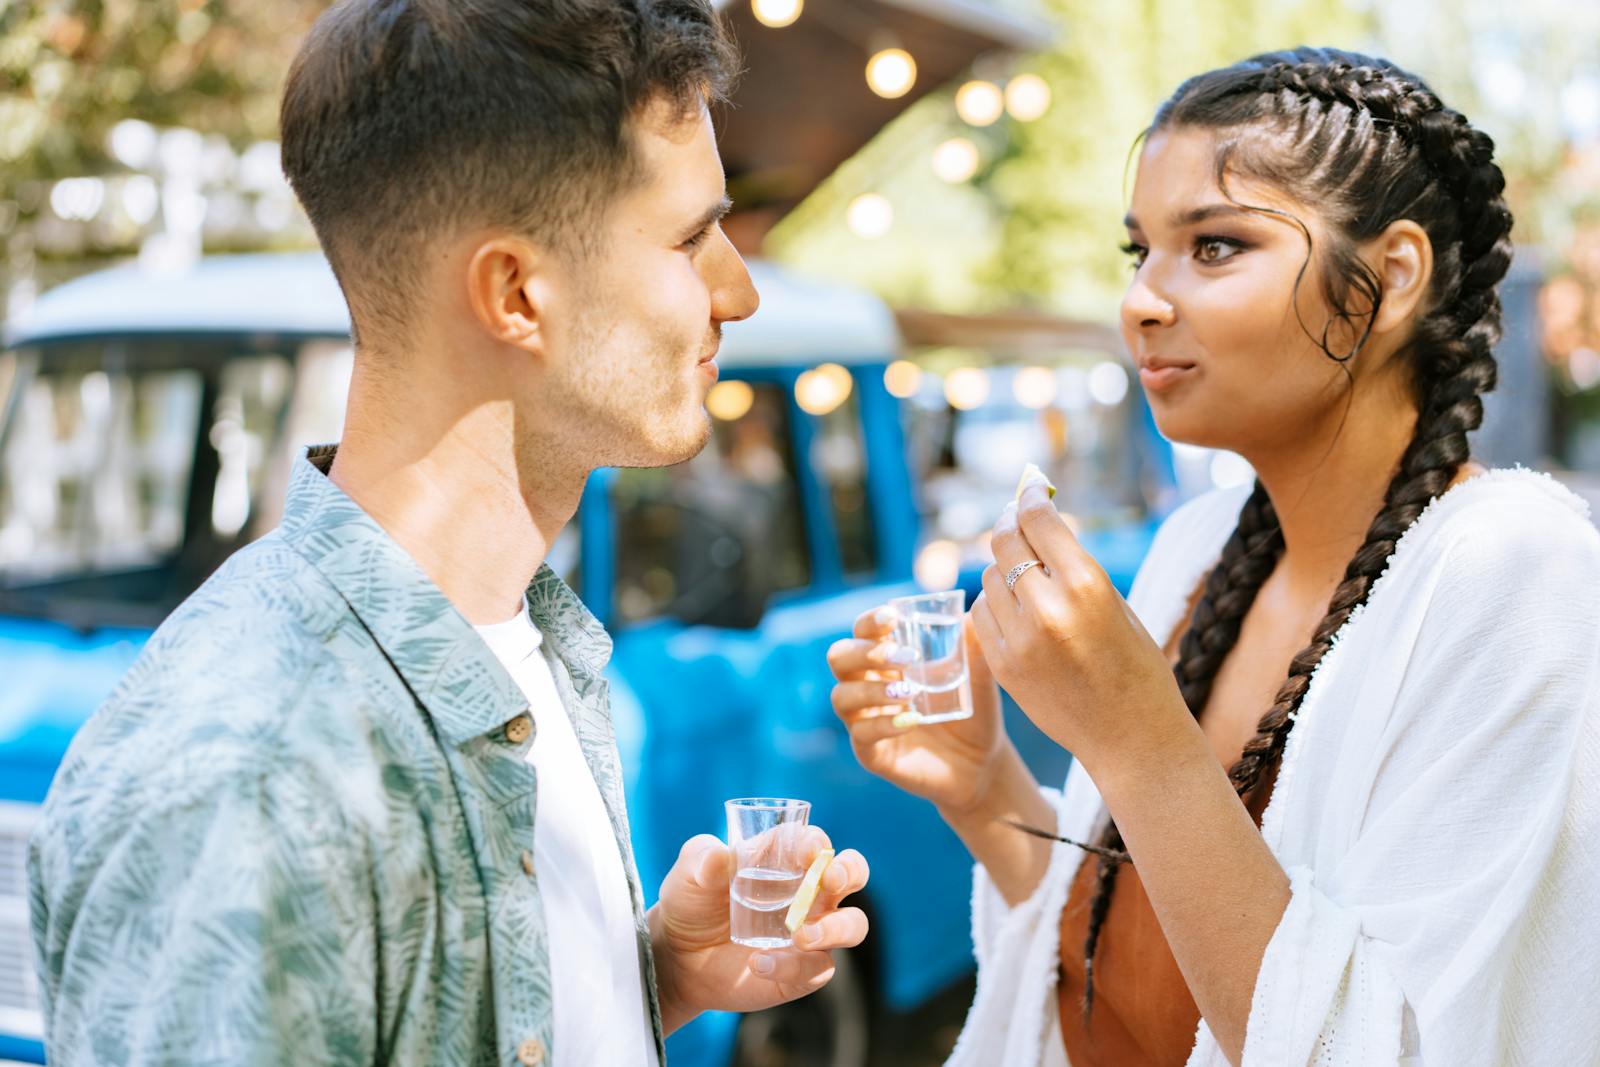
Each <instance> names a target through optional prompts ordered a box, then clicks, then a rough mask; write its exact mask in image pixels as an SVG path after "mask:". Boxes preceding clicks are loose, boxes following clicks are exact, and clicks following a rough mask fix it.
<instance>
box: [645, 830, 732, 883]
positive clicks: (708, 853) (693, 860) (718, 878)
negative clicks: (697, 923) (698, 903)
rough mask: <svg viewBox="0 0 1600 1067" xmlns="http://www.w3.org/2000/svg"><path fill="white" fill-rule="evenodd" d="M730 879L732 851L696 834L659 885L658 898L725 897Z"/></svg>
mask: <svg viewBox="0 0 1600 1067" xmlns="http://www.w3.org/2000/svg"><path fill="white" fill-rule="evenodd" d="M732 877H733V850H732V849H730V848H729V847H728V846H727V845H724V844H723V843H722V842H721V841H719V840H717V839H716V838H715V837H712V836H711V835H710V834H699V835H697V836H695V837H691V838H690V839H689V840H687V841H685V842H684V843H683V848H681V849H680V850H679V851H678V861H677V862H676V863H674V864H673V865H672V869H671V870H669V871H668V872H667V877H666V878H665V879H664V880H663V881H662V883H661V895H662V896H663V897H679V896H682V895H685V894H689V895H692V896H695V897H700V896H704V895H706V894H710V895H713V896H716V895H725V894H726V893H727V892H728V883H729V881H730V880H731V879H732Z"/></svg>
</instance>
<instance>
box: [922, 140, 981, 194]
mask: <svg viewBox="0 0 1600 1067" xmlns="http://www.w3.org/2000/svg"><path fill="white" fill-rule="evenodd" d="M979 161H980V160H979V156H978V146H977V145H975V144H973V143H972V142H971V141H970V140H968V139H967V138H965V137H952V138H950V140H948V141H946V142H944V144H942V145H940V146H939V147H938V148H935V149H934V150H933V173H934V174H936V175H938V176H939V178H940V179H941V180H943V181H947V182H949V183H950V184H951V185H960V184H961V183H962V182H964V181H966V180H967V179H968V178H970V177H972V176H973V175H974V174H976V173H978V163H979Z"/></svg>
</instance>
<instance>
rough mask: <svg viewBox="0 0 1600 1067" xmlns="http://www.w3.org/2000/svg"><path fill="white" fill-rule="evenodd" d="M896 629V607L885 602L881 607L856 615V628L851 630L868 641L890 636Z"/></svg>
mask: <svg viewBox="0 0 1600 1067" xmlns="http://www.w3.org/2000/svg"><path fill="white" fill-rule="evenodd" d="M893 629H894V609H893V608H891V607H889V606H888V605H887V604H885V605H884V606H883V607H881V608H873V609H872V610H871V611H864V612H862V613H861V614H860V615H858V616H857V617H856V623H855V628H854V629H853V630H852V631H851V632H852V633H854V635H855V636H856V637H859V638H863V639H865V640H868V641H880V640H882V639H883V638H885V637H887V636H889V632H890V631H891V630H893Z"/></svg>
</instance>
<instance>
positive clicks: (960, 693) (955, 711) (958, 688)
mask: <svg viewBox="0 0 1600 1067" xmlns="http://www.w3.org/2000/svg"><path fill="white" fill-rule="evenodd" d="M889 607H890V609H892V610H893V611H894V616H895V622H894V641H895V644H897V645H899V646H900V647H901V648H904V649H907V650H909V651H910V654H911V657H912V658H911V659H910V661H909V662H907V663H906V664H905V665H904V666H903V667H902V668H901V670H902V672H903V673H904V675H905V680H906V681H907V682H909V683H910V684H911V687H912V688H911V703H910V710H909V711H907V712H902V713H901V714H900V715H897V716H896V717H895V723H896V724H897V725H912V724H922V725H928V724H932V723H941V722H953V721H954V720H956V719H970V718H971V717H972V685H971V683H970V681H969V680H968V678H967V642H966V631H965V620H966V608H967V594H966V592H965V591H964V590H961V589H952V590H950V591H949V592H947V593H923V594H920V595H918V596H903V597H896V598H895V599H893V600H891V601H889Z"/></svg>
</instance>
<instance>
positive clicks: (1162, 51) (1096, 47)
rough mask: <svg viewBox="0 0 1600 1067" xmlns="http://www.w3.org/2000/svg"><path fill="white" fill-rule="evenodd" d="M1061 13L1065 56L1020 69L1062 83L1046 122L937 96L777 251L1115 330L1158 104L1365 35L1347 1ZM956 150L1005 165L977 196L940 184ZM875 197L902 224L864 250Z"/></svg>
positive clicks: (952, 304)
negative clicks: (1139, 181) (863, 225)
mask: <svg viewBox="0 0 1600 1067" xmlns="http://www.w3.org/2000/svg"><path fill="white" fill-rule="evenodd" d="M1049 8H1050V12H1051V14H1052V15H1053V16H1054V18H1055V19H1056V21H1057V22H1058V24H1059V25H1060V26H1061V27H1062V33H1061V37H1060V39H1059V41H1058V43H1057V45H1056V46H1055V47H1054V48H1053V49H1051V50H1050V51H1047V52H1044V53H1042V54H1039V55H1036V56H1032V57H1029V58H1026V59H1024V60H1022V61H1021V62H1019V63H1017V64H1016V65H1015V67H1014V70H1015V71H1016V72H1021V71H1032V72H1035V73H1037V74H1039V75H1041V76H1042V77H1043V78H1044V79H1045V80H1046V81H1047V82H1048V83H1049V84H1050V87H1051V90H1052V93H1053V98H1054V103H1053V105H1052V106H1051V108H1050V110H1049V112H1047V113H1046V114H1045V116H1044V117H1043V118H1040V119H1038V120H1036V121H1034V122H1032V123H1018V122H1014V121H1012V120H1010V119H1003V120H1002V122H1001V124H999V125H998V126H996V127H995V128H992V129H989V130H976V131H974V130H971V129H969V128H967V127H966V126H965V125H964V124H963V123H962V122H961V121H960V120H959V119H958V118H957V117H956V116H955V113H954V109H953V107H952V105H951V98H950V94H949V93H939V94H934V95H933V96H932V97H930V98H929V99H927V100H924V101H923V102H922V103H920V104H919V105H918V106H917V107H916V108H913V109H912V110H911V111H910V112H908V113H907V114H906V115H905V116H903V117H902V119H901V120H900V121H899V122H897V123H896V124H895V125H893V126H891V127H890V128H889V129H888V130H887V131H886V132H885V133H884V134H883V135H881V136H880V137H879V138H878V140H877V141H875V142H874V143H873V144H872V145H869V146H868V148H867V149H866V150H865V151H864V152H863V153H862V154H861V156H859V157H858V159H857V160H853V161H852V162H851V164H850V165H847V166H846V167H845V168H842V169H841V170H840V172H839V173H838V174H836V175H835V176H834V178H832V179H830V181H829V182H828V183H826V184H825V185H824V186H823V187H822V188H821V189H819V190H818V191H817V193H816V194H815V195H814V196H813V197H812V198H811V200H810V201H808V202H807V203H806V204H804V205H802V206H801V209H800V210H798V211H797V212H795V214H794V215H792V216H791V217H790V219H788V220H786V221H785V223H784V224H783V225H782V226H781V227H780V228H779V229H778V230H776V231H775V232H774V234H773V237H772V242H771V247H772V249H773V250H774V251H775V252H776V253H777V254H778V255H779V256H780V257H781V258H783V259H785V260H787V261H789V262H790V263H792V264H794V265H796V266H798V267H800V268H801V269H806V270H815V271H818V272H826V273H828V274H830V275H832V276H833V277H841V276H843V277H845V278H847V279H848V280H850V281H853V282H857V283H859V284H865V285H868V286H870V287H872V288H874V289H876V290H878V291H879V292H882V293H884V294H885V295H886V296H888V297H889V298H890V299H891V300H904V301H907V302H915V303H926V304H932V305H933V306H937V307H942V308H946V309H949V310H974V309H977V308H984V307H989V308H992V307H997V306H999V307H1004V306H1009V305H1015V304H1019V303H1020V304H1029V305H1035V306H1040V307H1044V308H1047V309H1050V310H1054V311H1060V312H1064V313H1067V314H1071V315H1075V316H1079V317H1084V318H1092V319H1100V320H1105V319H1109V318H1111V317H1112V316H1113V315H1114V313H1115V308H1116V304H1117V300H1118V299H1119V298H1120V295H1121V291H1122V288H1123V286H1124V285H1125V283H1126V278H1127V273H1126V271H1127V268H1126V263H1125V259H1124V257H1123V256H1122V254H1121V253H1120V252H1119V251H1118V245H1119V244H1120V243H1121V242H1122V241H1123V240H1125V234H1124V232H1123V230H1122V225H1121V220H1122V216H1123V214H1124V213H1125V211H1126V197H1127V189H1128V182H1129V181H1131V176H1132V171H1131V168H1130V153H1131V152H1132V150H1133V148H1134V143H1135V140H1136V138H1137V137H1138V135H1139V133H1140V131H1142V130H1143V129H1144V127H1145V126H1146V125H1147V124H1148V122H1149V121H1150V117H1151V115H1152V114H1153V113H1154V111H1155V107H1156V105H1157V104H1158V103H1159V102H1160V101H1161V100H1162V99H1164V98H1165V97H1166V96H1167V95H1168V94H1169V93H1171V91H1172V90H1173V89H1174V88H1176V87H1177V85H1178V83H1179V82H1181V81H1182V80H1183V79H1184V78H1186V77H1188V76H1190V75H1192V74H1197V73H1199V72H1201V71H1204V70H1208V69H1211V68H1213V67H1217V66H1222V65H1225V64H1228V63H1232V62H1234V61H1236V60H1239V59H1242V58H1244V57H1246V56H1248V55H1252V54H1254V53H1256V52H1260V51H1265V50H1268V49H1274V48H1286V47H1292V46H1294V45H1297V44H1305V43H1314V44H1324V45H1333V46H1344V47H1349V46H1352V45H1354V44H1356V43H1358V42H1359V41H1361V40H1362V39H1363V35H1364V32H1365V30H1366V24H1365V21H1364V19H1363V17H1361V16H1360V15H1358V14H1356V13H1355V12H1354V11H1353V10H1352V8H1353V5H1351V4H1348V3H1345V2H1342V0H1295V2H1283V0H1232V2H1229V3H1221V4H1194V3H1192V2H1189V0H1126V2H1122V3H1114V4H1108V3H1103V2H1101V0H1050V3H1049ZM956 135H966V136H971V137H973V138H974V140H977V141H978V142H979V143H980V145H981V146H982V147H984V148H986V150H987V154H988V156H989V158H990V159H991V161H992V162H991V165H990V166H989V167H988V168H987V169H986V170H985V171H983V172H981V173H980V174H979V175H978V176H977V177H976V178H975V179H974V181H973V183H972V184H971V186H970V187H951V186H948V185H944V184H943V183H941V182H939V181H938V179H936V178H934V177H933V176H932V174H931V173H930V172H929V167H928V158H927V157H928V153H929V152H930V151H931V148H932V146H933V145H935V144H937V143H939V141H941V140H943V139H944V138H946V137H951V136H956ZM874 179H877V181H876V182H875V183H874V184H869V185H864V184H862V183H863V182H872V181H873V180H874ZM865 188H877V189H878V190H879V191H882V192H884V193H885V194H886V195H888V196H889V197H890V198H891V200H893V201H894V202H895V204H896V207H897V209H898V210H897V222H896V227H895V229H894V230H893V231H892V232H891V233H890V235H889V236H888V237H886V238H884V239H882V240H880V241H878V242H864V241H861V240H860V239H858V238H855V237H853V236H852V235H851V234H849V233H848V231H847V230H845V228H844V226H843V225H842V221H841V220H842V216H843V209H844V205H845V204H847V203H848V201H849V200H850V198H851V197H853V196H854V195H856V194H857V193H859V192H861V191H863V189H865Z"/></svg>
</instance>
